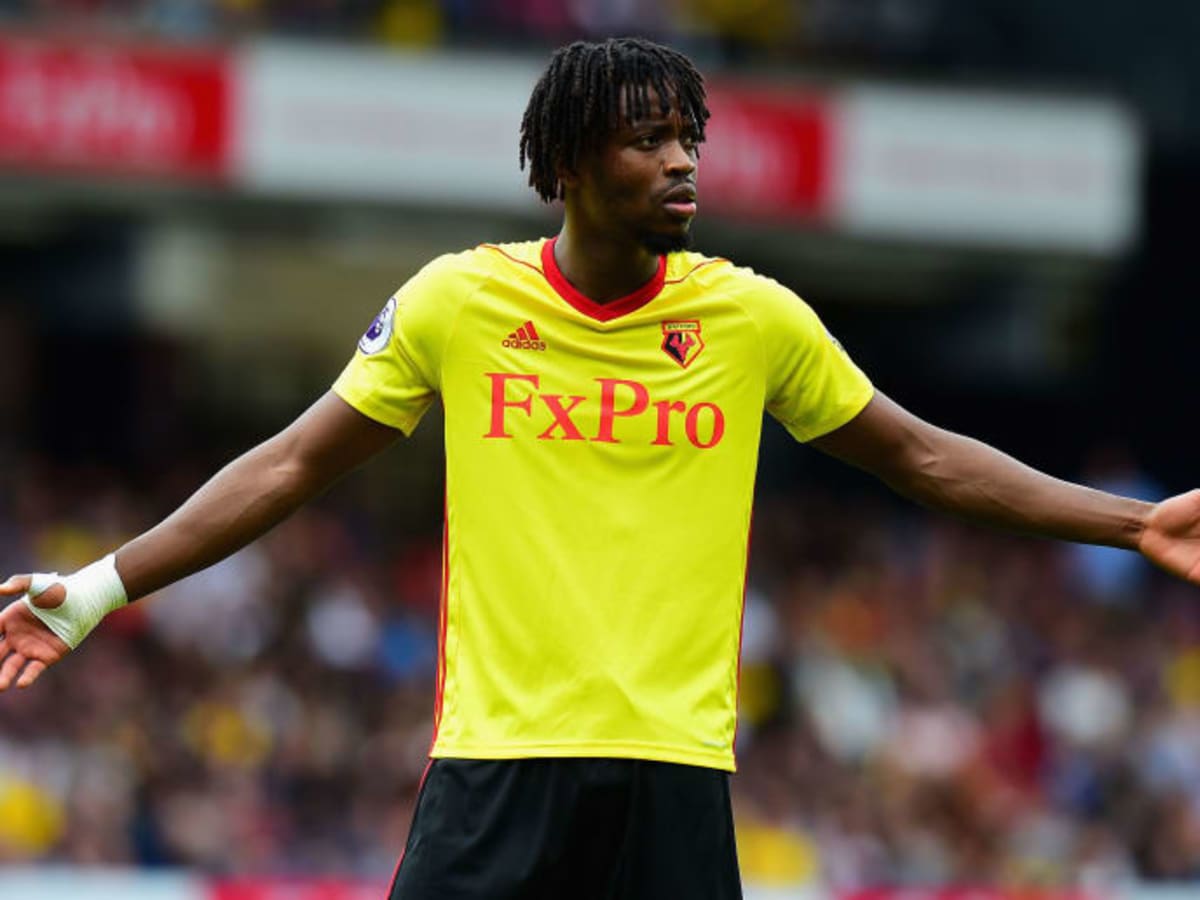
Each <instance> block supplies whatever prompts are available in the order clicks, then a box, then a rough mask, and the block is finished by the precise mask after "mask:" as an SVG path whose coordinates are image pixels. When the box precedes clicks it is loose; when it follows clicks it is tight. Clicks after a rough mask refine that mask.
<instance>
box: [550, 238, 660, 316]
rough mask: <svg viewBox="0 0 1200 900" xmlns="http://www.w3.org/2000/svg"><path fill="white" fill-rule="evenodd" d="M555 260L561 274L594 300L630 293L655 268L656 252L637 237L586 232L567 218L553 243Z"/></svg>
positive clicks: (652, 275) (623, 295)
mask: <svg viewBox="0 0 1200 900" xmlns="http://www.w3.org/2000/svg"><path fill="white" fill-rule="evenodd" d="M554 261H555V262H556V263H558V268H559V271H561V272H562V274H563V277H565V278H566V279H567V281H569V282H571V285H572V286H573V287H574V288H575V289H576V290H577V291H579V292H580V293H581V294H583V295H584V296H585V297H587V298H588V299H589V300H591V301H593V302H595V303H609V302H611V301H613V300H616V299H618V298H620V297H625V296H627V295H629V294H632V293H633V292H634V291H636V290H637V289H638V288H640V287H641V286H642V285H644V284H646V282H648V281H650V279H652V278H653V277H654V274H655V272H656V271H657V270H658V255H657V254H654V253H651V252H650V251H649V250H647V249H646V248H645V247H643V246H642V245H641V244H639V243H637V242H636V241H620V240H613V239H612V238H611V236H607V235H605V236H600V235H594V234H586V235H585V234H583V233H582V231H581V230H580V229H579V228H572V227H571V225H570V223H568V222H564V223H563V227H562V231H560V232H559V234H558V240H557V241H556V242H555V244H554Z"/></svg>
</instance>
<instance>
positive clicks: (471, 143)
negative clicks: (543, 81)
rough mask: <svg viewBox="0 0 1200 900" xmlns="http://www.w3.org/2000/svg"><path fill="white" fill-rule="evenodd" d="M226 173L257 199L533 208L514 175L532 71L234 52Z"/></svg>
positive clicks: (305, 49)
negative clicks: (279, 196) (266, 195)
mask: <svg viewBox="0 0 1200 900" xmlns="http://www.w3.org/2000/svg"><path fill="white" fill-rule="evenodd" d="M237 66H238V73H239V77H238V79H237V87H236V93H235V103H234V109H235V112H234V116H235V127H234V129H233V132H234V136H235V137H234V145H233V149H232V167H233V170H234V173H235V179H236V181H237V182H238V183H239V184H240V185H241V186H242V187H243V188H248V189H250V190H253V191H263V192H272V193H283V194H292V195H296V194H299V195H308V196H325V197H345V198H351V199H362V200H371V199H380V200H408V201H415V202H430V203H437V204H468V205H471V206H474V207H476V208H489V207H507V208H514V207H515V208H521V207H527V208H533V207H535V205H536V203H537V198H536V196H535V195H534V194H533V192H532V191H531V190H530V189H529V187H528V186H527V184H526V175H525V174H524V173H522V172H521V171H520V170H519V169H518V166H517V139H518V135H519V133H520V124H521V115H522V113H523V112H524V109H525V101H526V99H527V98H528V96H529V91H530V89H531V88H532V87H533V84H534V82H535V81H536V80H537V76H538V72H539V67H538V66H537V65H536V64H534V63H532V62H529V61H522V60H517V59H513V58H510V57H489V56H483V55H476V54H472V55H464V56H461V57H459V56H453V55H448V54H430V55H401V54H395V53H382V52H377V51H365V50H362V49H360V48H355V49H340V48H321V47H311V46H295V45H288V44H275V43H266V44H257V45H251V46H248V47H247V48H245V49H244V50H242V51H241V53H240V55H239V57H238V60H237Z"/></svg>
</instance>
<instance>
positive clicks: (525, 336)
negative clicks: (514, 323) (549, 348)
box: [500, 321, 546, 350]
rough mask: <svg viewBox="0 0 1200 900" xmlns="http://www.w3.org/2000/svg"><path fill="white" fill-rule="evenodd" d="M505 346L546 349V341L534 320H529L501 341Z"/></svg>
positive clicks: (515, 348) (517, 348) (519, 348)
mask: <svg viewBox="0 0 1200 900" xmlns="http://www.w3.org/2000/svg"><path fill="white" fill-rule="evenodd" d="M500 343H501V344H502V345H503V346H505V347H511V348H512V349H514V350H545V349H546V342H545V341H543V340H542V337H541V335H539V334H538V332H537V329H536V328H534V327H533V322H529V321H527V322H526V323H525V324H524V325H522V326H521V327H520V328H518V329H517V330H516V331H514V332H513V333H512V334H510V335H509V336H508V337H506V338H505V339H504V340H503V341H501V342H500Z"/></svg>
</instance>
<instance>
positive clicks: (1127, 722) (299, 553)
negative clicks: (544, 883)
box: [0, 458, 1200, 888]
mask: <svg viewBox="0 0 1200 900" xmlns="http://www.w3.org/2000/svg"><path fill="white" fill-rule="evenodd" d="M198 478H199V472H198V471H197V472H190V471H189V472H188V474H181V472H180V471H179V470H177V471H175V472H174V473H173V474H170V475H164V476H163V477H162V478H161V479H158V480H157V481H156V480H155V479H152V478H148V477H147V476H145V475H144V474H143V475H139V476H137V477H129V476H125V477H123V476H122V475H121V474H120V473H115V472H112V471H107V470H104V469H100V468H93V467H86V466H69V467H59V466H54V465H51V464H49V463H46V462H45V461H40V460H30V459H20V458H18V459H16V460H8V461H6V463H5V465H4V466H3V467H2V468H0V567H2V568H4V569H5V570H6V571H20V570H25V569H27V568H29V566H30V564H31V563H32V564H35V565H36V566H38V567H40V568H44V569H61V570H71V569H73V568H74V567H76V566H78V565H79V564H81V563H83V562H86V561H88V560H90V559H92V558H94V557H95V556H97V555H99V554H101V553H103V552H105V551H107V550H108V549H110V548H112V547H113V546H114V545H116V544H117V543H119V542H120V541H121V540H123V539H124V538H126V537H127V536H129V535H131V534H133V533H136V532H137V531H138V530H141V529H142V528H144V527H145V526H146V525H147V524H148V523H150V522H152V521H154V519H155V518H157V517H158V516H160V515H162V514H163V513H164V512H165V511H167V510H168V509H169V508H170V507H171V506H173V505H174V504H175V503H176V502H178V500H179V498H180V497H181V496H183V495H184V494H186V492H187V490H189V489H190V488H191V487H194V486H195V485H194V483H192V484H189V483H188V482H189V480H192V479H196V480H198ZM339 498H340V499H339ZM386 531H387V529H386V528H381V527H378V525H377V523H374V522H372V521H371V520H370V519H369V518H368V517H366V516H364V514H363V513H362V510H361V509H360V508H359V507H358V506H357V505H356V504H354V503H351V502H349V500H348V498H346V497H344V496H343V495H339V494H337V493H335V494H334V495H333V496H331V497H330V498H327V499H326V500H324V501H321V502H320V503H318V504H316V505H314V506H312V507H310V508H307V509H306V510H304V511H302V512H301V513H299V514H298V515H297V516H296V517H294V518H293V519H292V520H290V521H288V522H287V523H285V524H284V525H282V526H281V527H279V528H278V529H277V530H276V531H275V532H273V533H272V534H271V535H269V536H268V537H266V538H265V539H263V540H262V541H260V542H258V543H256V544H254V545H252V546H251V547H249V548H247V549H246V550H243V551H242V552H241V553H239V554H237V555H236V556H234V557H232V558H231V559H229V560H228V561H226V562H224V563H222V564H220V565H218V566H216V567H214V568H213V569H211V570H208V571H207V572H204V573H201V574H199V575H196V576H193V577H192V578H190V579H188V580H185V581H184V582H181V583H179V584H178V585H176V586H174V587H171V588H169V589H167V590H164V591H163V592H161V594H159V595H157V596H154V597H152V598H147V599H146V600H144V601H142V602H140V603H138V604H136V605H135V606H133V607H130V608H128V609H126V610H123V611H121V612H120V613H118V614H116V615H114V616H112V617H110V618H109V619H108V620H107V621H106V622H105V623H104V625H103V626H102V627H101V628H100V629H99V631H98V632H97V633H96V634H95V635H93V637H92V638H90V639H89V640H88V642H87V644H86V645H85V647H84V648H83V649H82V650H81V652H79V653H77V654H75V655H73V656H72V657H70V658H69V659H68V660H67V661H65V662H64V664H62V665H61V666H59V667H57V668H56V669H53V670H51V671H50V672H49V673H47V674H46V675H45V676H44V677H43V679H42V680H41V681H40V682H39V683H38V684H37V685H36V686H35V687H34V688H32V689H30V690H27V691H20V692H16V691H14V692H10V693H7V694H5V695H2V696H0V861H6V862H11V861H25V860H37V861H56V862H70V863H81V864H94V863H111V864H137V865H186V866H193V867H198V868H200V869H203V870H206V871H210V872H215V873H239V874H240V873H257V874H265V873H270V874H300V873H316V872H320V873H338V874H344V875H364V876H368V877H373V878H379V879H384V878H386V877H387V875H388V874H389V873H390V872H391V870H392V867H393V865H394V863H395V859H396V857H397V854H398V853H399V850H400V848H401V846H402V844H403V840H404V836H405V834H406V830H407V827H408V822H409V819H410V816H411V813H412V802H413V798H414V794H415V791H416V787H417V783H418V781H419V779H420V776H421V772H422V770H423V768H424V766H425V762H426V752H427V750H428V746H429V741H430V737H431V729H432V718H431V715H432V713H431V711H432V706H433V681H434V672H435V666H436V633H435V629H436V621H437V602H438V597H437V591H438V584H439V575H440V560H439V546H438V534H437V531H438V527H437V524H436V523H433V524H432V525H431V527H430V533H429V536H428V537H427V538H420V537H418V538H412V537H409V538H405V539H399V538H396V537H394V536H391V535H389V534H387V533H386ZM740 705H741V718H740V727H739V737H738V759H739V767H740V768H739V773H738V774H737V775H736V776H735V777H734V780H733V785H734V803H735V815H736V817H737V820H738V826H739V848H740V853H741V858H742V864H743V869H744V874H745V876H746V877H747V878H748V879H752V880H755V881H757V882H760V883H770V882H773V881H774V882H779V883H791V884H795V883H797V882H803V881H808V880H818V879H819V880H820V881H821V882H822V883H824V884H827V885H831V886H834V887H842V888H850V887H855V886H862V885H871V884H880V883H890V884H930V883H955V882H957V883H962V882H964V881H969V882H971V883H993V884H1005V885H1014V884H1018V885H1078V884H1087V885H1100V884H1114V883H1120V882H1123V881H1127V880H1131V879H1152V880H1180V879H1200V757H1198V756H1197V754H1196V753H1195V752H1194V748H1195V747H1196V746H1197V745H1198V742H1200V595H1198V594H1197V592H1196V591H1195V590H1193V589H1190V588H1188V587H1186V586H1183V585H1179V584H1176V583H1174V582H1171V581H1169V580H1167V579H1166V578H1165V577H1163V576H1161V575H1159V574H1158V573H1155V572H1153V571H1152V570H1150V569H1149V567H1147V566H1146V565H1144V564H1143V563H1142V562H1141V560H1140V559H1139V558H1138V557H1136V556H1134V555H1132V554H1125V553H1122V552H1120V551H1111V552H1110V551H1097V550H1094V549H1084V548H1071V547H1067V546H1064V545H1057V544H1053V543H1049V542H1039V541H1033V540H1026V539H1018V538H1010V537H1005V536H1001V535H996V534H993V533H990V532H986V531H980V530H976V529H972V528H969V527H966V526H960V525H957V524H954V523H951V522H948V521H946V520H940V519H935V518H933V517H931V516H929V515H927V514H924V513H921V512H919V511H914V510H910V509H908V508H907V507H904V506H902V505H898V504H895V505H893V504H889V503H885V501H883V500H878V499H875V498H873V497H867V498H863V499H847V498H846V497H843V496H835V495H834V494H833V493H831V492H829V491H828V490H814V489H806V490H804V491H803V492H801V493H796V494H788V493H786V492H784V493H779V494H773V495H772V496H770V497H764V498H763V499H762V501H761V502H760V503H759V505H758V509H757V511H756V517H755V546H754V550H753V555H752V567H751V579H750V588H749V591H748V597H747V608H746V615H745V622H744V648H743V660H742V671H741V695H740Z"/></svg>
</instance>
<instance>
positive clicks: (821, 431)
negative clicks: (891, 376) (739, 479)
mask: <svg viewBox="0 0 1200 900" xmlns="http://www.w3.org/2000/svg"><path fill="white" fill-rule="evenodd" d="M874 396H875V386H874V385H872V384H868V385H867V386H866V389H865V390H864V391H863V393H862V395H861V396H856V397H855V398H854V399H853V400H852V401H851V402H850V403H847V404H846V405H845V406H843V407H842V408H841V409H839V410H838V411H837V412H836V413H835V414H834V415H831V416H829V417H828V418H826V419H824V420H822V422H821V424H820V425H818V426H816V427H814V428H799V427H797V426H795V425H793V424H792V423H790V422H785V423H784V427H786V428H787V430H788V431H789V432H791V434H792V437H794V438H795V439H796V440H797V441H799V442H800V443H802V444H806V443H808V442H809V441H813V440H816V439H817V438H819V437H824V436H825V435H827V434H829V433H830V432H831V431H837V430H838V429H839V428H841V427H842V426H843V425H845V424H846V423H847V422H849V421H850V420H851V419H853V418H854V417H855V416H857V415H858V414H859V413H860V412H862V411H863V410H864V409H866V407H867V404H868V403H870V402H871V398H872V397H874Z"/></svg>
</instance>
